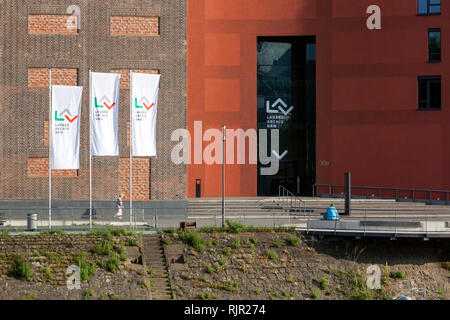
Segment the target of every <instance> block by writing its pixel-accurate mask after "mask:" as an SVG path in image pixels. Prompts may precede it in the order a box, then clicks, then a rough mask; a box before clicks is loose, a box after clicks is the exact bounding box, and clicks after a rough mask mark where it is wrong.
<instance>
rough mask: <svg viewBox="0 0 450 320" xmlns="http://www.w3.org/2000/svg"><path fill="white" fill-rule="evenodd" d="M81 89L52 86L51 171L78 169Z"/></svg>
mask: <svg viewBox="0 0 450 320" xmlns="http://www.w3.org/2000/svg"><path fill="white" fill-rule="evenodd" d="M82 94H83V87H68V86H52V119H51V123H52V131H51V132H52V137H51V141H52V169H55V170H68V169H73V170H75V169H79V168H80V115H81V97H82Z"/></svg>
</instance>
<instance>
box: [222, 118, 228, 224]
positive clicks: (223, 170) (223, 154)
mask: <svg viewBox="0 0 450 320" xmlns="http://www.w3.org/2000/svg"><path fill="white" fill-rule="evenodd" d="M226 130H227V128H226V126H222V136H223V139H222V228H225V139H226V134H225V133H226Z"/></svg>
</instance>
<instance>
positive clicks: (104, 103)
mask: <svg viewBox="0 0 450 320" xmlns="http://www.w3.org/2000/svg"><path fill="white" fill-rule="evenodd" d="M98 101H100V104H99V103H98ZM94 104H95V107H96V108H103V107H106V108H108V110H111V109H112V108H114V106H115V105H116V103H115V102H113V103H111V101H110V100H109V99H108V97H106V96H103V97H102V98H101V99H100V100H98V99H97V97H95V98H94Z"/></svg>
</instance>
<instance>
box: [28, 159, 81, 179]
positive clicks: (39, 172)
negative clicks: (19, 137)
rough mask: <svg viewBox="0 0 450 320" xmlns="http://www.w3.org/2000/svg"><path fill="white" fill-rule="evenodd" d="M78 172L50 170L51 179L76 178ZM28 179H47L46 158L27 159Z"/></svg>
mask: <svg viewBox="0 0 450 320" xmlns="http://www.w3.org/2000/svg"><path fill="white" fill-rule="evenodd" d="M76 177H78V170H52V178H76ZM28 178H48V158H30V159H28Z"/></svg>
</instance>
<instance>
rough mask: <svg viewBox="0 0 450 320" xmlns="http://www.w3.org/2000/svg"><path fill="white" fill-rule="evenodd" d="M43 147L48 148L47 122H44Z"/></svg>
mask: <svg viewBox="0 0 450 320" xmlns="http://www.w3.org/2000/svg"><path fill="white" fill-rule="evenodd" d="M44 146H46V147H48V120H45V121H44Z"/></svg>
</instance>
